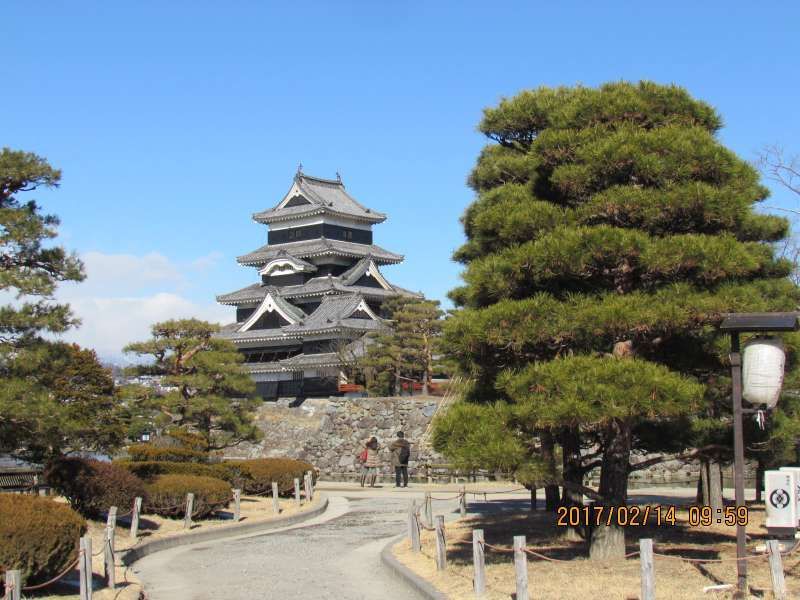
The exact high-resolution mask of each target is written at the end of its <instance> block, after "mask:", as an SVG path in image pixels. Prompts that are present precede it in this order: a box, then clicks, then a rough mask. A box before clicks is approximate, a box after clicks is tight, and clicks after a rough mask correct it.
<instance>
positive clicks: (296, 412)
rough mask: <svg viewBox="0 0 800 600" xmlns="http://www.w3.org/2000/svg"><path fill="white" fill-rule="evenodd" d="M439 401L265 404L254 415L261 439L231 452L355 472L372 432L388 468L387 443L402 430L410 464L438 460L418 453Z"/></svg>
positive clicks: (421, 398)
mask: <svg viewBox="0 0 800 600" xmlns="http://www.w3.org/2000/svg"><path fill="white" fill-rule="evenodd" d="M440 401H441V398H438V397H433V396H401V397H394V398H338V397H336V398H325V399H309V400H306V401H305V402H303V403H302V404H301V405H299V406H294V407H293V406H290V405H289V403H288V402H283V401H279V402H277V403H265V404H264V405H263V406H262V407H261V409H260V410H259V413H258V425H259V427H260V428H261V430H262V431H263V432H264V439H263V440H262V441H261V442H260V443H259V444H255V445H249V446H243V447H242V448H241V449H239V450H237V451H234V452H232V453H231V454H230V455H229V456H231V457H234V456H240V457H241V456H246V457H262V456H266V457H270V456H288V457H291V458H300V459H304V460H307V461H309V462H310V463H312V464H314V465H315V466H316V467H317V468H318V469H320V471H321V472H322V473H323V474H325V475H328V474H341V473H357V472H360V470H361V467H360V465H357V464H356V457H357V456H358V454H359V453H360V452H361V450H362V448H363V447H364V442H365V441H366V440H368V439H369V438H370V437H372V436H375V437H376V438H378V442H379V444H380V446H381V450H380V455H381V459H382V461H383V463H384V471H387V472H388V471H389V470H390V469H389V466H390V465H391V456H390V453H389V450H388V448H387V446H388V445H389V444H390V443H391V442H392V441H393V440H394V439H395V434H396V433H397V431H403V432H404V433H405V435H406V438H407V439H408V440H409V441H410V442H411V463H410V466H411V467H412V468H413V467H414V466H416V465H417V464H421V463H424V462H434V463H442V462H444V460H443V459H442V457H441V456H438V455H436V454H435V453H432V452H431V451H424V453H423V454H424V455H422V456H421V455H420V447H419V441H420V439H421V438H422V436H423V433H424V432H425V430H426V429H427V427H428V424H429V423H430V421H431V419H432V417H433V414H434V413H435V412H436V407H437V406H438V403H439V402H440Z"/></svg>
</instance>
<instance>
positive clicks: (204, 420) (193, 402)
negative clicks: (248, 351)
mask: <svg viewBox="0 0 800 600" xmlns="http://www.w3.org/2000/svg"><path fill="white" fill-rule="evenodd" d="M218 331H219V326H217V325H214V324H212V323H207V322H205V321H200V320H197V319H178V320H170V321H164V322H161V323H156V324H155V325H153V326H152V337H151V339H149V340H147V341H144V342H136V343H132V344H129V345H128V346H126V347H125V351H126V352H129V353H132V354H136V355H138V356H140V357H149V358H150V359H151V362H150V363H144V364H142V365H139V366H137V367H134V368H132V371H133V372H135V373H137V374H146V375H156V376H159V377H161V383H162V389H164V390H165V392H164V393H163V394H157V395H155V396H154V395H152V394H151V392H150V391H149V390H147V389H136V388H131V389H129V390H127V395H128V396H129V397H130V399H131V400H130V401H131V402H132V403H133V404H134V405H136V406H139V407H141V408H143V409H149V410H151V411H153V412H154V413H157V414H160V416H161V417H162V419H161V420H162V421H166V422H167V423H169V424H170V425H171V426H172V427H173V428H178V429H184V430H186V431H193V432H197V433H199V434H200V435H202V436H203V438H204V440H205V443H206V448H205V449H207V450H220V449H223V448H227V447H230V446H235V445H237V444H240V443H242V442H245V441H256V440H258V439H259V437H260V432H259V429H258V427H257V426H256V425H255V424H254V422H253V419H254V416H253V411H254V410H255V408H256V406H257V403H258V401H257V400H256V399H255V398H253V393H254V392H255V384H254V383H253V381H252V379H250V376H249V375H248V374H247V373H246V372H245V371H244V369H243V368H242V365H241V363H242V361H243V356H242V354H241V353H240V352H238V351H237V350H236V347H235V346H234V345H233V344H232V343H230V342H229V341H227V340H223V339H221V338H219V337H216V336H215V334H216V333H217V332H218Z"/></svg>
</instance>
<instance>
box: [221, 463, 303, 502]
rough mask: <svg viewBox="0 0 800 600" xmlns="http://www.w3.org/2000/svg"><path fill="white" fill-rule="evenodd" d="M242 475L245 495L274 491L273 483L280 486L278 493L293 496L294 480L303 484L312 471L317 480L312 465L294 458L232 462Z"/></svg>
mask: <svg viewBox="0 0 800 600" xmlns="http://www.w3.org/2000/svg"><path fill="white" fill-rule="evenodd" d="M230 462H231V463H234V464H236V465H237V466H238V467H239V469H240V470H241V473H242V480H241V486H242V489H243V490H244V493H245V494H261V493H264V492H266V491H268V490H271V489H272V482H273V481H274V482H276V483H277V484H278V493H279V494H282V495H286V494H291V493H292V491H293V490H294V480H295V478H297V479H299V480H300V482H301V483H302V481H303V476H304V475H305V473H306V471H311V472H312V473H313V476H314V478H315V480H316V470H315V469H314V466H313V465H312V464H311V463H307V462H306V461H304V460H295V459H292V458H254V459H250V460H238V461H230Z"/></svg>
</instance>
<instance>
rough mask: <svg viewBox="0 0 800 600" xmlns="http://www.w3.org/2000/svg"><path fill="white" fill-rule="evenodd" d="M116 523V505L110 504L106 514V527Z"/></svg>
mask: <svg viewBox="0 0 800 600" xmlns="http://www.w3.org/2000/svg"><path fill="white" fill-rule="evenodd" d="M112 525H114V526H115V527H116V525H117V507H116V506H112V507H111V508H109V509H108V515H107V516H106V527H111V526H112Z"/></svg>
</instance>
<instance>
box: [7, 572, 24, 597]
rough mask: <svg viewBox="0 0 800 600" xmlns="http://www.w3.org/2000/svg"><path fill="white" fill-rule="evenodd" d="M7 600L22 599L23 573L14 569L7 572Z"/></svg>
mask: <svg viewBox="0 0 800 600" xmlns="http://www.w3.org/2000/svg"><path fill="white" fill-rule="evenodd" d="M5 588H6V593H5V594H4V595H3V598H5V600H20V598H22V571H20V570H19V569H13V570H10V571H6V585H5Z"/></svg>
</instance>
